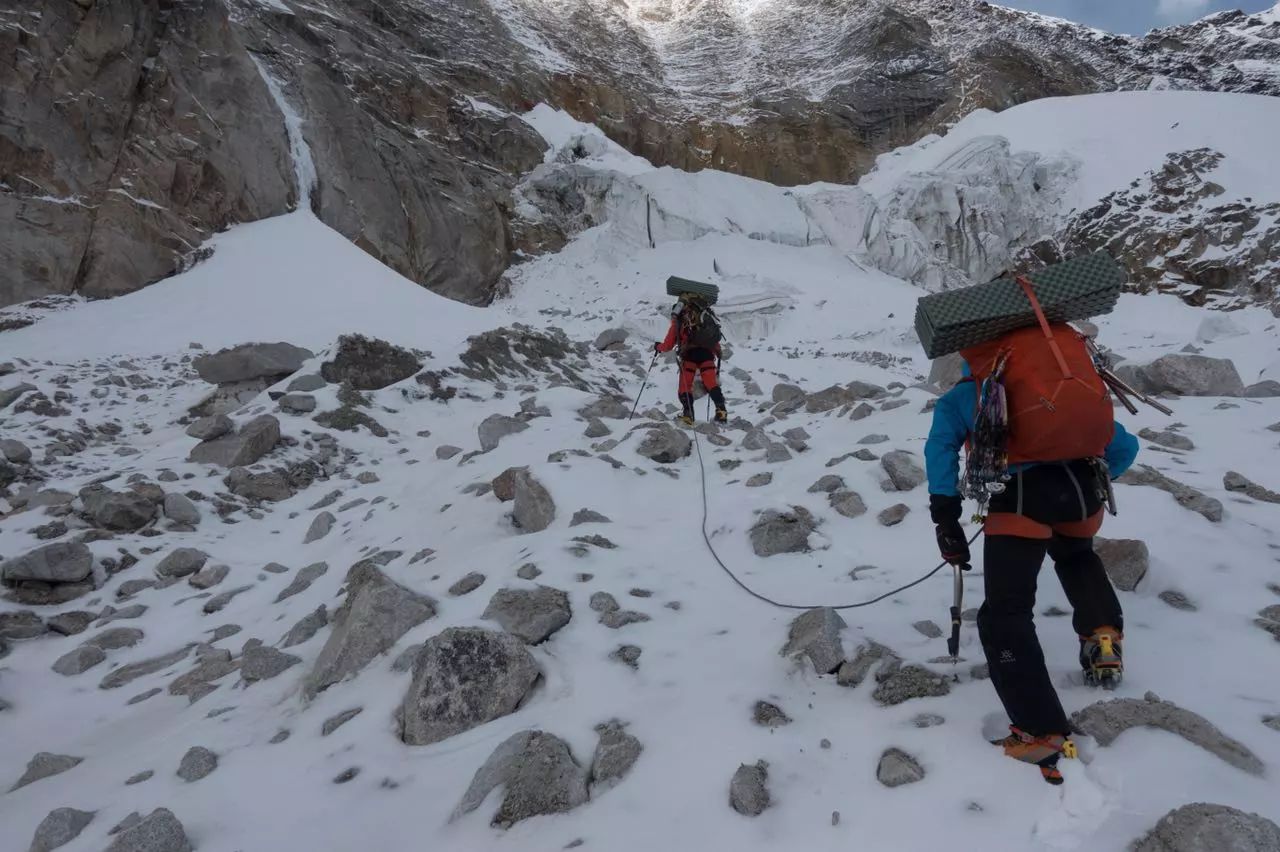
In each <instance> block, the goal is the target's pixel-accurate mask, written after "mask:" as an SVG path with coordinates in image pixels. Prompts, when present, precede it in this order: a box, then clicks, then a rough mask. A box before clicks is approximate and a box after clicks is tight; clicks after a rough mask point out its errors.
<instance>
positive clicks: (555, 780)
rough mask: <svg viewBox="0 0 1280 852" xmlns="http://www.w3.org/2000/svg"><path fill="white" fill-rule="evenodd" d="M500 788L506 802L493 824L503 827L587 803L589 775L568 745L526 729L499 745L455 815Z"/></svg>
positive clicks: (548, 735)
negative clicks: (587, 776) (574, 757)
mask: <svg viewBox="0 0 1280 852" xmlns="http://www.w3.org/2000/svg"><path fill="white" fill-rule="evenodd" d="M499 786H501V787H502V788H503V793H502V804H501V805H500V806H499V808H498V812H497V813H495V814H494V815H493V820H492V824H493V825H495V826H499V827H501V828H510V827H511V826H513V825H515V824H516V823H518V822H520V821H521V820H524V819H528V818H529V817H534V816H540V815H542V814H557V813H564V812H566V811H570V810H572V809H573V808H576V807H578V806H579V805H581V804H583V803H585V802H586V801H587V778H586V773H585V772H584V771H583V769H582V767H580V766H579V765H578V763H577V761H575V760H574V759H573V754H572V752H570V750H569V745H568V743H566V742H565V741H564V740H562V739H560V738H559V737H557V736H554V735H553V734H548V733H544V732H542V731H521V732H520V733H518V734H513V735H512V736H510V737H508V738H507V739H506V740H504V741H503V742H502V744H501V745H499V746H498V747H497V748H496V749H494V751H493V754H491V755H490V756H489V759H488V760H486V761H485V762H484V765H483V766H481V767H480V769H479V770H478V771H477V772H476V774H475V777H474V778H472V780H471V784H470V786H468V787H467V791H466V793H464V794H463V796H462V801H461V802H459V803H458V807H457V809H456V810H455V811H454V816H455V818H456V817H458V816H461V815H462V814H466V813H470V812H471V811H474V810H475V809H476V808H478V807H480V805H481V804H483V803H484V800H485V798H487V797H488V795H489V793H491V792H492V791H493V790H494V788H496V787H499Z"/></svg>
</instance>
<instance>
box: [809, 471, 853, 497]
mask: <svg viewBox="0 0 1280 852" xmlns="http://www.w3.org/2000/svg"><path fill="white" fill-rule="evenodd" d="M842 488H844V479H843V478H842V477H839V476H836V475H835V474H834V473H828V474H827V475H826V476H824V477H822V478H821V479H819V480H818V481H817V482H815V483H813V484H812V485H810V486H809V493H810V494H830V493H832V492H834V491H839V490H841V489H842Z"/></svg>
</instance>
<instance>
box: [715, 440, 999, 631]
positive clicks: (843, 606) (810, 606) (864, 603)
mask: <svg viewBox="0 0 1280 852" xmlns="http://www.w3.org/2000/svg"><path fill="white" fill-rule="evenodd" d="M693 446H694V447H695V448H696V449H697V451H698V469H699V471H701V473H702V540H703V541H704V542H706V544H707V550H709V551H710V552H711V558H712V559H714V560H715V561H716V564H717V565H719V566H720V567H721V568H722V569H723V570H724V573H726V574H728V575H729V579H731V580H733V582H735V583H737V584H738V587H739V588H740V589H742V590H743V591H744V592H746V593H747V594H749V595H751V597H753V598H755V599H757V600H760V601H764V602H765V603H767V604H770V605H772V606H776V607H781V608H782V609H816V608H818V607H827V606H829V604H789V603H782V602H781V601H775V600H774V599H773V598H770V597H767V596H766V595H762V594H760V593H759V592H757V591H756V590H755V589H753V588H751V587H750V586H748V585H747V584H746V583H744V582H742V580H740V579H738V575H737V574H734V573H733V571H731V570H730V569H729V566H728V565H725V564H724V560H723V559H721V558H720V554H718V553H716V549H715V546H714V545H712V543H711V535H710V534H709V533H708V532H707V518H708V515H709V514H710V511H709V509H708V507H707V468H706V465H705V464H704V463H703V461H702V442H701V441H699V440H698V433H697V432H696V431H695V432H694V433H693ZM982 530H983V528H982V527H978V531H977V532H975V533H974V534H973V537H972V538H970V539H969V544H971V545H972V544H973V543H974V542H975V541H977V540H978V536H980V535H982ZM947 564H948V563H947V562H946V561H945V560H944V561H942V562H939V563H938V566H937V567H936V568H934V569H933V570H932V571H930V572H929V573H928V574H925V575H924V576H923V577H921V578H920V579H918V580H913V581H912V582H910V583H907V584H906V585H905V586H899V587H898V588H896V589H894V590H893V591H891V592H885V593H884V594H883V595H880V597H878V598H872V599H871V600H868V601H862V602H861V603H851V604H841V605H840V606H831V607H830V608H831V609H859V608H861V607H864V606H871V605H872V604H877V603H880V602H881V601H883V600H887V599H888V598H891V597H893V596H894V595H897V594H901V593H902V592H905V591H906V590H907V589H911V588H914V587H916V586H918V585H920V584H921V583H923V582H924V581H925V580H928V579H929V578H930V577H932V576H934V575H935V574H937V573H938V572H939V571H941V570H942V569H943V568H946V567H947Z"/></svg>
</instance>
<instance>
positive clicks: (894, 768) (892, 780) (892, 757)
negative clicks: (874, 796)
mask: <svg viewBox="0 0 1280 852" xmlns="http://www.w3.org/2000/svg"><path fill="white" fill-rule="evenodd" d="M876 780H878V781H879V782H880V783H881V784H883V785H884V786H886V787H901V786H902V785H904V784H914V783H915V782H917V781H922V780H924V767H922V766H921V765H920V762H919V761H917V760H916V759H915V758H914V757H912V756H911V755H909V754H907V753H906V752H905V751H903V750H902V749H899V748H891V749H888V750H886V751H885V752H884V754H882V755H880V764H879V766H877V767H876Z"/></svg>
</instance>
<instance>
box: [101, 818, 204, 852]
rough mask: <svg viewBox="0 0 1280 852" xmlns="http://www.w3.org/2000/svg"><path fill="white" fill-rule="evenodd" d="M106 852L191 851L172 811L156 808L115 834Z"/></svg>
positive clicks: (189, 842)
mask: <svg viewBox="0 0 1280 852" xmlns="http://www.w3.org/2000/svg"><path fill="white" fill-rule="evenodd" d="M107 852H191V841H190V840H188V839H187V832H186V829H184V828H183V827H182V823H181V822H180V821H179V820H178V818H177V817H176V816H174V815H173V812H172V811H170V810H168V809H167V808H156V809H155V810H154V811H152V812H151V814H150V815H149V816H147V817H146V818H145V819H142V820H140V821H138V822H135V823H134V824H133V825H132V826H130V827H129V828H127V829H125V830H124V831H121V832H120V833H119V834H118V835H116V839H115V841H114V842H113V843H112V844H111V845H110V846H109V847H107Z"/></svg>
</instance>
